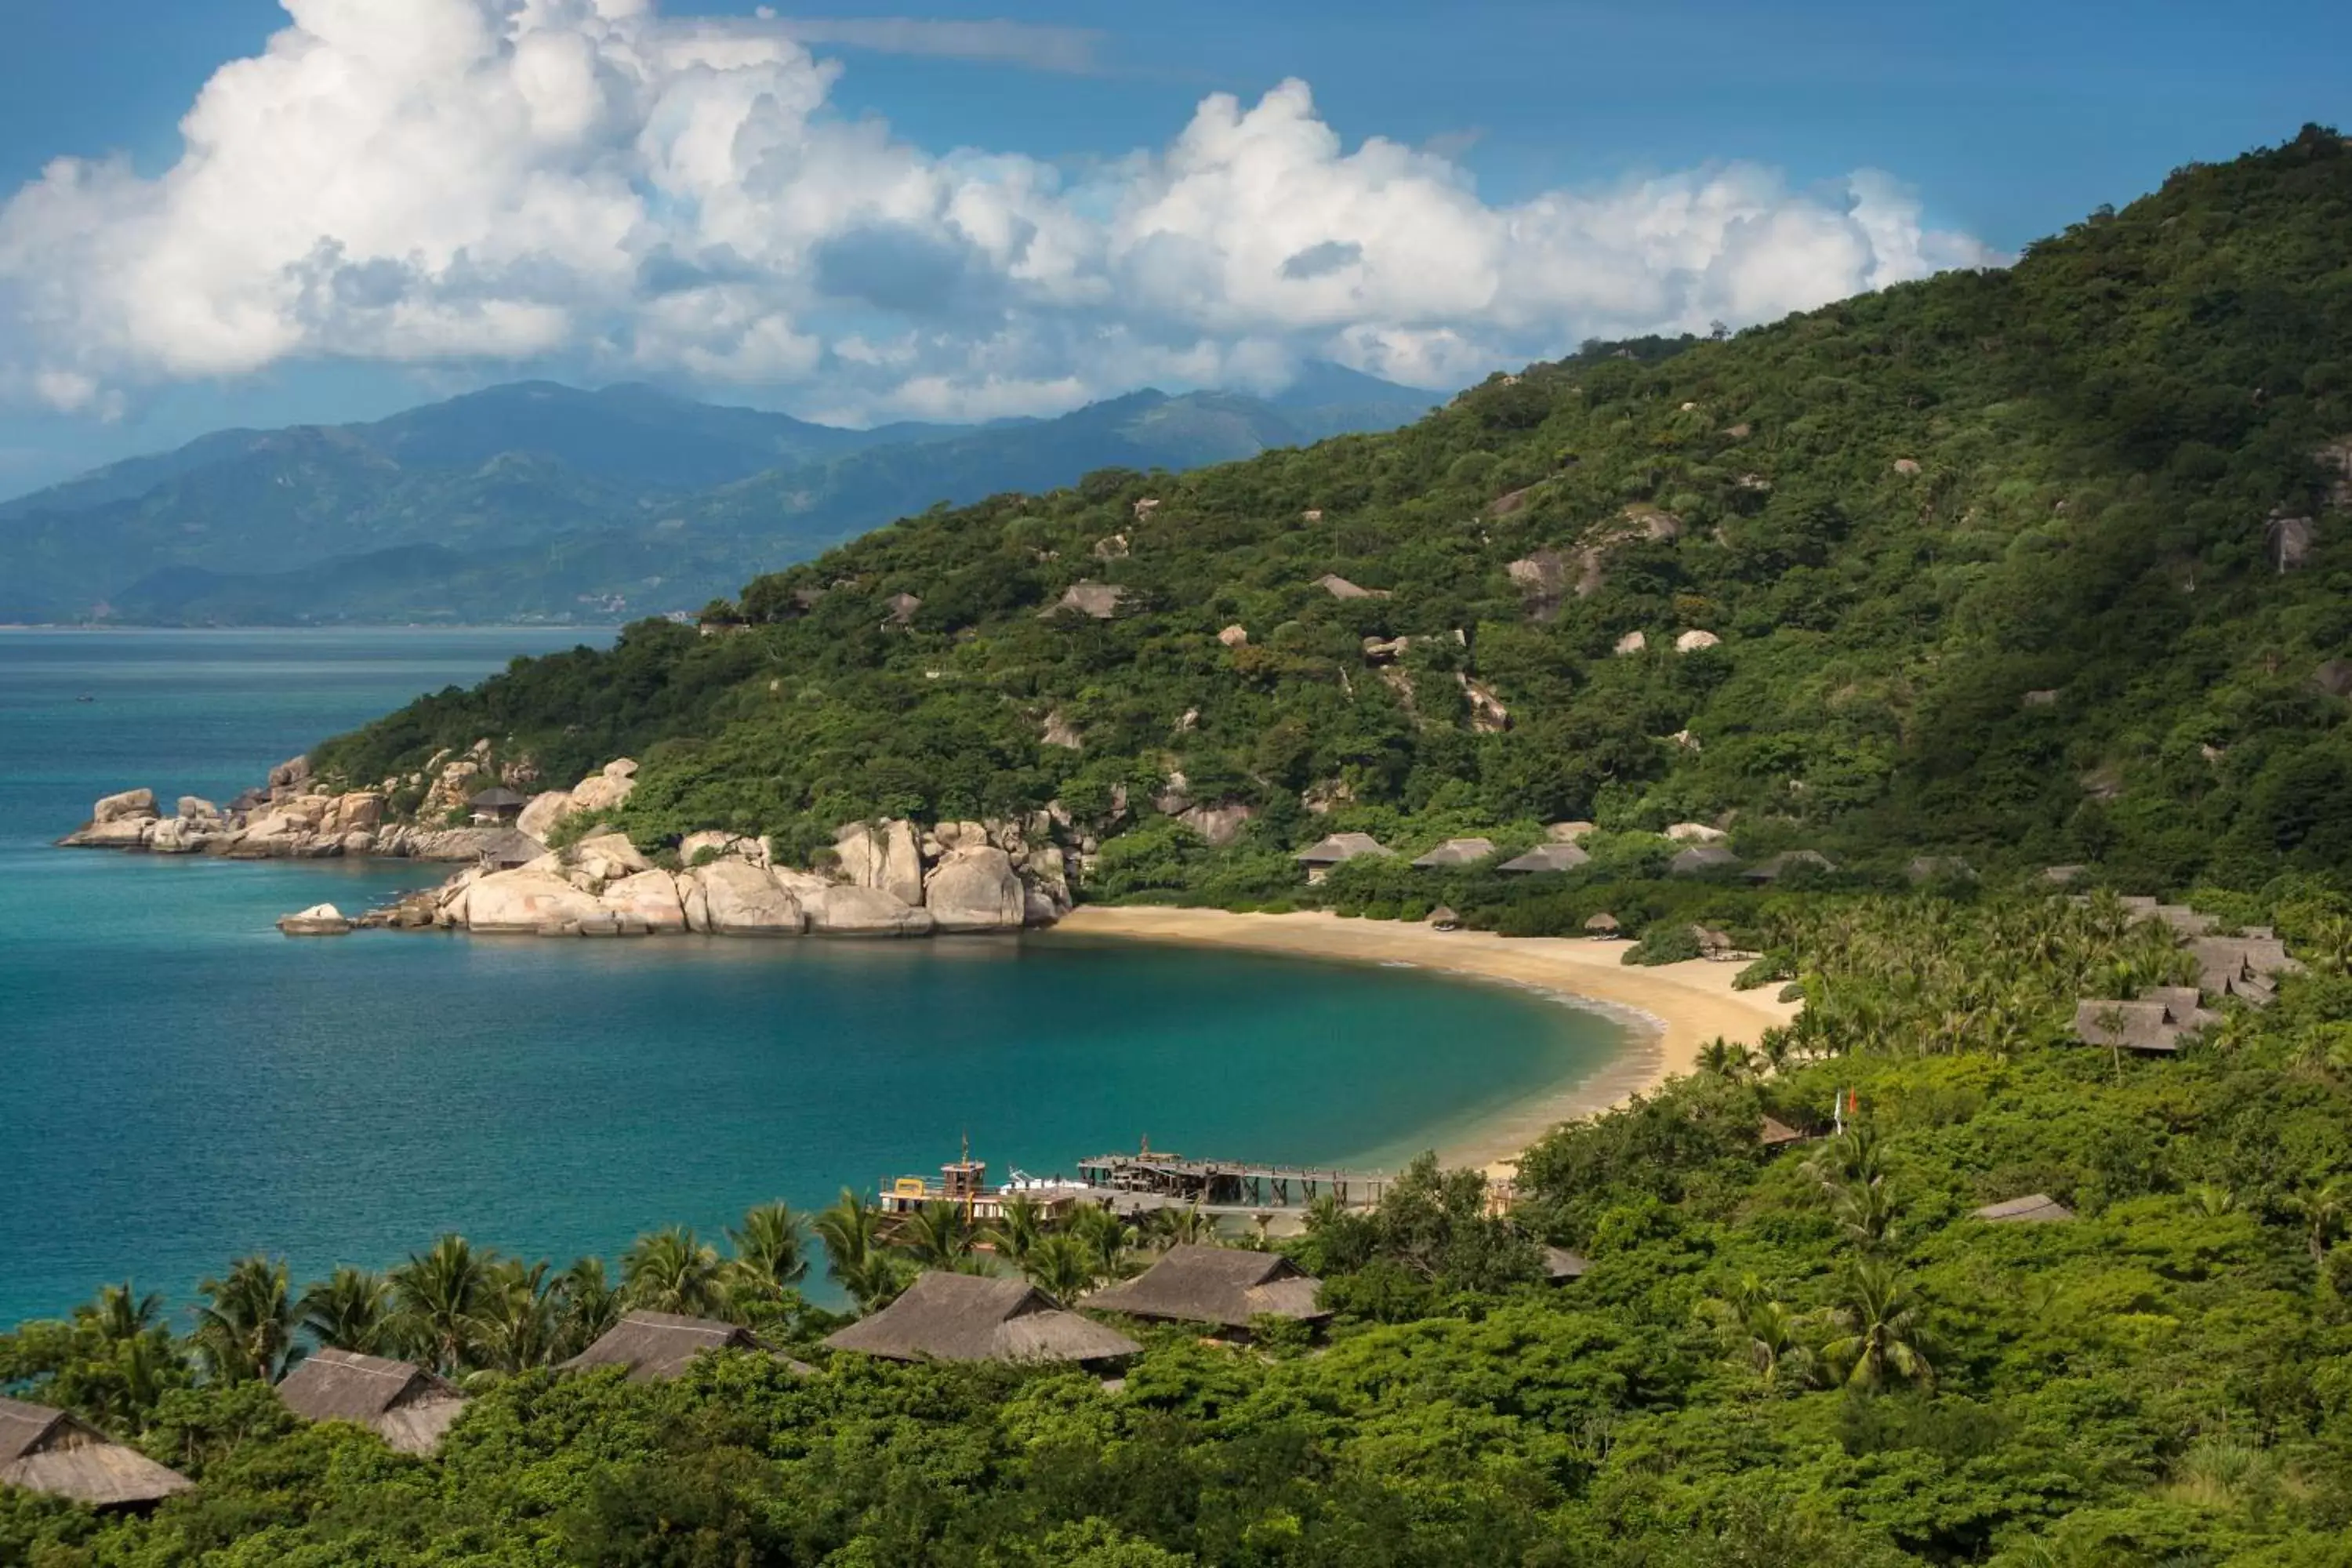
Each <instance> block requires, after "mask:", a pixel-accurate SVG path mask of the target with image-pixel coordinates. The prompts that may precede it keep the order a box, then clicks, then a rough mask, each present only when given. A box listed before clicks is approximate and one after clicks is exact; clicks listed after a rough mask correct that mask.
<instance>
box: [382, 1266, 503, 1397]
mask: <svg viewBox="0 0 2352 1568" xmlns="http://www.w3.org/2000/svg"><path fill="white" fill-rule="evenodd" d="M496 1256H497V1255H496V1254H495V1253H490V1252H487V1251H485V1252H476V1251H475V1250H474V1246H473V1243H471V1242H469V1241H467V1239H466V1238H465V1237H462V1236H457V1235H448V1236H444V1237H441V1238H440V1239H439V1240H438V1241H436V1242H435V1243H434V1244H433V1246H432V1248H431V1249H430V1250H429V1251H425V1252H412V1253H410V1254H409V1255H408V1261H407V1262H405V1263H403V1264H399V1265H397V1266H396V1267H394V1268H393V1270H392V1273H391V1280H392V1294H393V1300H394V1302H395V1303H396V1305H395V1308H394V1312H393V1316H392V1323H391V1337H392V1339H393V1340H394V1342H396V1343H399V1344H401V1345H404V1346H405V1347H406V1348H407V1349H408V1351H409V1352H411V1353H412V1354H414V1355H415V1356H417V1357H418V1358H419V1359H421V1360H423V1361H424V1362H425V1363H426V1364H427V1365H429V1366H431V1367H432V1368H433V1370H434V1371H436V1372H438V1373H458V1372H462V1371H464V1370H465V1369H466V1368H467V1365H468V1364H469V1363H470V1361H471V1358H472V1356H473V1354H474V1352H475V1348H476V1346H477V1345H478V1342H479V1341H480V1339H481V1336H482V1325H481V1322H480V1321H479V1319H478V1316H477V1314H478V1313H479V1312H480V1310H481V1309H482V1306H483V1304H484V1296H485V1292H486V1289H487V1286H488V1266H489V1264H490V1263H491V1261H492V1260H493V1259H494V1258H496Z"/></svg>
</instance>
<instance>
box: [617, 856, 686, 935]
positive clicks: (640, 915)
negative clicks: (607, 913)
mask: <svg viewBox="0 0 2352 1568" xmlns="http://www.w3.org/2000/svg"><path fill="white" fill-rule="evenodd" d="M602 901H603V903H604V907H605V908H606V909H607V910H611V911H612V912H613V913H614V914H616V915H622V916H632V915H634V916H635V917H636V918H637V919H638V920H641V921H645V922H646V930H647V931H651V932H653V933H655V934H656V935H661V934H664V933H667V932H674V931H684V930H685V929H686V909H685V906H684V905H683V904H681V903H680V902H679V901H678V897H677V879H676V878H674V877H672V876H671V875H670V874H669V873H668V872H667V871H640V872H638V873H637V874H636V875H635V876H633V877H624V878H622V879H620V880H619V881H617V882H614V884H613V885H612V886H611V887H609V888H606V889H604V894H603V897H602Z"/></svg>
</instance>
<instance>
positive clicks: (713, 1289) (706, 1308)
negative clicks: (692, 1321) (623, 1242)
mask: <svg viewBox="0 0 2352 1568" xmlns="http://www.w3.org/2000/svg"><path fill="white" fill-rule="evenodd" d="M621 1279H622V1285H621V1295H622V1297H623V1298H624V1299H625V1300H626V1301H627V1302H628V1304H629V1305H630V1306H632V1307H638V1308H643V1309H644V1310H646V1311H651V1312H677V1313H679V1314H682V1315H683V1316H686V1317H689V1318H709V1317H716V1316H718V1315H719V1312H720V1310H722V1309H723V1308H724V1307H725V1305H726V1299H727V1297H726V1289H725V1279H724V1271H723V1270H722V1268H720V1265H719V1253H718V1249H717V1248H715V1247H708V1246H705V1245H704V1244H703V1243H702V1242H701V1241H700V1240H698V1239H697V1237H695V1234H694V1232H693V1231H692V1230H691V1229H689V1228H688V1227H687V1226H682V1225H679V1226H670V1227H669V1228H668V1229H667V1230H657V1231H656V1232H654V1233H653V1234H652V1235H651V1236H641V1237H637V1239H636V1244H635V1246H633V1247H630V1248H629V1250H628V1253H627V1255H626V1256H625V1257H624V1258H622V1259H621Z"/></svg>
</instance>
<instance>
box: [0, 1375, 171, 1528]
mask: <svg viewBox="0 0 2352 1568" xmlns="http://www.w3.org/2000/svg"><path fill="white" fill-rule="evenodd" d="M193 1485H194V1482H192V1481H190V1480H189V1479H188V1478H187V1477H185V1476H184V1475H181V1474H180V1473H179V1472H178V1471H176V1470H167V1469H165V1468H163V1466H161V1465H159V1464H157V1463H156V1462H155V1461H154V1460H152V1459H151V1458H148V1457H147V1456H146V1455H144V1454H142V1453H141V1452H139V1451H138V1450H137V1449H136V1448H130V1447H124V1446H123V1445H122V1444H121V1443H117V1442H115V1441H114V1440H113V1439H112V1438H110V1437H109V1436H107V1435H106V1434H105V1433H103V1432H100V1430H99V1429H98V1428H97V1427H95V1426H90V1425H89V1423H88V1422H86V1421H83V1420H81V1419H80V1418H79V1417H78V1416H74V1415H68V1414H67V1413H66V1412H64V1411H62V1410H52V1409H50V1408H49V1407H48V1406H47V1405H27V1404H26V1403H25V1402H24V1401H22V1400H18V1399H0V1486H9V1487H20V1488H22V1489H25V1490H26V1491H28V1492H42V1493H45V1494H47V1496H49V1497H58V1498H64V1499H66V1500H68V1501H71V1502H79V1503H86V1504H88V1505H89V1507H91V1508H124V1509H130V1508H146V1507H150V1506H152V1505H153V1504H155V1503H159V1502H162V1501H163V1500H164V1499H165V1498H167V1497H171V1496H173V1494H175V1493H178V1492H184V1491H186V1490H187V1489H189V1488H190V1487H192V1486H193Z"/></svg>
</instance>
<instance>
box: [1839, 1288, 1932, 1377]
mask: <svg viewBox="0 0 2352 1568" xmlns="http://www.w3.org/2000/svg"><path fill="white" fill-rule="evenodd" d="M1841 1284H1842V1287H1843V1297H1844V1300H1843V1303H1842V1304H1841V1305H1839V1306H1837V1307H1834V1308H1832V1309H1831V1310H1830V1311H1829V1312H1828V1313H1827V1314H1826V1317H1827V1321H1829V1323H1830V1324H1831V1325H1832V1328H1833V1329H1834V1330H1835V1337H1833V1338H1832V1339H1831V1340H1830V1341H1829V1342H1828V1343H1826V1344H1824V1345H1822V1352H1821V1353H1822V1360H1823V1361H1825V1362H1827V1363H1829V1364H1830V1366H1831V1367H1832V1369H1833V1370H1834V1371H1835V1372H1836V1373H1837V1374H1838V1376H1839V1379H1840V1381H1842V1382H1843V1383H1844V1384H1846V1386H1848V1387H1849V1388H1861V1389H1868V1390H1871V1391H1875V1390H1877V1389H1878V1388H1879V1387H1880V1386H1882V1385H1883V1384H1885V1382H1886V1380H1887V1378H1888V1377H1889V1376H1890V1375H1891V1376H1894V1377H1899V1378H1901V1379H1903V1380H1904V1381H1905V1382H1906V1383H1911V1384H1917V1385H1918V1386H1919V1387H1922V1388H1932V1387H1934V1386H1935V1384H1936V1368H1935V1364H1934V1363H1932V1362H1930V1361H1929V1360H1928V1359H1927V1336H1926V1325H1925V1323H1924V1322H1923V1321H1922V1314H1921V1311H1920V1309H1919V1304H1918V1302H1917V1301H1916V1300H1915V1299H1914V1298H1913V1296H1912V1294H1911V1291H1910V1288H1909V1287H1908V1286H1907V1285H1906V1284H1905V1282H1904V1280H1903V1278H1902V1276H1901V1275H1900V1274H1898V1273H1896V1272H1895V1268H1894V1266H1893V1265H1891V1264H1886V1263H1880V1262H1870V1261H1866V1262H1860V1263H1855V1264H1853V1266H1851V1267H1850V1268H1847V1270H1846V1273H1845V1278H1844V1279H1843V1281H1841Z"/></svg>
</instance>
